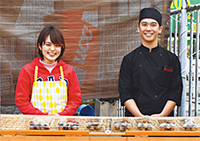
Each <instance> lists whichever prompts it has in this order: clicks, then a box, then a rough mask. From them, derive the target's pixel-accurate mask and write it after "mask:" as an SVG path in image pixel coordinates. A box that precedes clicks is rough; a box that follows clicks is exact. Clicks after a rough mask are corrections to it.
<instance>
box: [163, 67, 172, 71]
mask: <svg viewBox="0 0 200 141" xmlns="http://www.w3.org/2000/svg"><path fill="white" fill-rule="evenodd" d="M164 71H168V72H173V69H171V68H167V67H164Z"/></svg>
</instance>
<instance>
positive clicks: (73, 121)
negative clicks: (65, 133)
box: [58, 118, 80, 130]
mask: <svg viewBox="0 0 200 141" xmlns="http://www.w3.org/2000/svg"><path fill="white" fill-rule="evenodd" d="M58 129H59V130H79V129H80V125H79V119H78V118H62V119H60V120H59V121H58Z"/></svg>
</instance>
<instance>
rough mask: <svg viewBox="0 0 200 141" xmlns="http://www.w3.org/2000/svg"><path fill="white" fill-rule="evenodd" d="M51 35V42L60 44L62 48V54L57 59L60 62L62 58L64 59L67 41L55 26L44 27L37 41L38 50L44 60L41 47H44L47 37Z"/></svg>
mask: <svg viewBox="0 0 200 141" xmlns="http://www.w3.org/2000/svg"><path fill="white" fill-rule="evenodd" d="M49 35H50V40H51V42H52V43H53V44H58V45H60V46H61V53H60V55H59V57H58V58H57V59H56V60H58V59H59V58H60V57H62V55H63V53H64V51H65V41H64V37H63V35H62V33H61V32H60V31H59V30H58V29H57V28H55V27H54V26H48V27H44V28H43V29H42V31H41V32H40V34H39V36H38V40H37V48H38V53H39V55H40V57H41V58H42V59H44V56H43V54H42V51H41V50H40V48H39V46H41V47H42V45H43V44H45V40H46V38H47V36H49Z"/></svg>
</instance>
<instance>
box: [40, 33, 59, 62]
mask: <svg viewBox="0 0 200 141" xmlns="http://www.w3.org/2000/svg"><path fill="white" fill-rule="evenodd" d="M39 48H40V50H41V51H42V54H43V58H44V59H43V60H42V61H43V62H44V63H48V64H52V63H54V62H55V61H56V59H57V58H58V57H59V56H60V54H61V46H60V45H57V44H53V43H52V42H51V39H50V35H48V36H47V38H46V40H45V43H44V44H43V45H42V47H41V46H39Z"/></svg>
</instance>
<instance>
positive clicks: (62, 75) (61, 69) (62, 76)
mask: <svg viewBox="0 0 200 141" xmlns="http://www.w3.org/2000/svg"><path fill="white" fill-rule="evenodd" d="M60 73H61V80H64V74H63V68H62V66H60Z"/></svg>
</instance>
